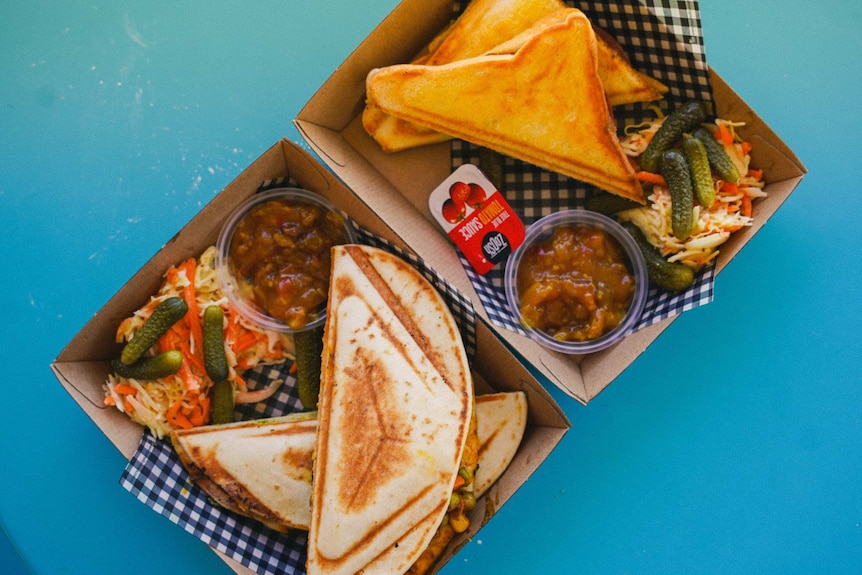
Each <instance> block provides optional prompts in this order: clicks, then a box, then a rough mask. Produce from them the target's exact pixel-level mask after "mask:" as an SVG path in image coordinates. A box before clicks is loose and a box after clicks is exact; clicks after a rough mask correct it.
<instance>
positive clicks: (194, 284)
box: [104, 246, 293, 438]
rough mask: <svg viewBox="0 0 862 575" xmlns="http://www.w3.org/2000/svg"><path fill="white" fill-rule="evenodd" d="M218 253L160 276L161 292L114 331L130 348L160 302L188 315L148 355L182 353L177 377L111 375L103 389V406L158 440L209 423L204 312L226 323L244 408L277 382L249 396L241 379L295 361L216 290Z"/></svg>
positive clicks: (231, 371)
mask: <svg viewBox="0 0 862 575" xmlns="http://www.w3.org/2000/svg"><path fill="white" fill-rule="evenodd" d="M215 259H216V249H215V247H214V246H210V247H208V248H207V249H206V250H205V251H204V252H203V253H202V254H201V255H200V257H199V258H198V259H197V260H195V258H189V259H188V260H186V261H184V262H182V263H180V264H178V265H175V266H172V267H171V268H170V269H168V271H167V272H166V273H165V276H164V278H165V279H164V283H163V284H162V286H161V288H160V289H159V291H158V292H157V293H156V294H155V295H153V296H152V297H151V298H150V300H149V301H148V302H147V303H146V304H145V305H144V306H143V307H141V308H140V309H138V310H136V311H135V312H134V313H133V314H132V315H131V316H129V317H128V318H126V319H125V320H123V322H122V323H120V325H119V327H118V328H117V335H116V341H117V343H124V342H128V341H129V340H130V339H131V338H132V337H133V336H134V334H135V333H136V332H137V331H138V330H139V329H140V328H141V326H142V325H143V324H144V322H145V321H146V320H147V318H148V317H149V316H150V314H152V312H153V310H155V308H156V307H157V306H158V305H159V303H161V302H162V301H163V300H165V299H167V298H169V297H174V296H179V297H182V298H183V299H185V301H186V303H187V304H188V305H189V311H188V312H187V313H186V315H185V316H184V317H183V318H182V319H181V320H180V321H178V322H176V323H175V324H174V325H173V326H172V327H171V328H170V329H169V330H168V332H167V333H165V334H164V335H163V336H162V337H161V338H160V339H159V341H158V343H157V344H156V345H154V346H153V348H152V349H151V350H149V352H148V355H154V354H155V353H158V352H161V351H167V350H169V349H178V350H180V351H181V352H182V353H183V362H182V365H181V367H180V369H179V371H177V373H175V374H173V375H170V376H167V377H164V378H161V379H157V380H138V379H130V378H124V377H120V376H118V375H117V374H114V373H111V374H109V375H108V378H107V381H106V382H105V385H104V390H105V400H104V402H105V405H108V406H114V407H116V408H117V409H118V410H120V411H121V412H122V413H125V414H126V415H128V416H129V417H130V418H131V419H132V420H133V421H135V422H137V423H140V424H141V425H144V426H146V427H148V428H149V429H150V430H151V431H152V432H153V434H154V435H155V436H156V437H158V438H162V437H165V436H166V435H168V434H169V433H170V432H171V431H172V430H174V429H177V428H189V427H194V426H198V425H204V424H206V423H208V422H209V417H210V389H211V387H212V385H213V382H212V381H211V380H210V379H209V378H208V377H207V375H206V369H205V367H204V364H203V353H202V343H203V342H202V335H201V323H202V319H201V318H202V316H203V311H204V310H205V309H206V308H207V306H210V305H218V306H220V307H221V308H222V309H223V310H224V315H225V328H224V336H225V353H226V355H227V362H228V381H231V382H232V383H233V385H234V389H235V390H236V391H237V395H238V396H240V397H239V398H238V399H237V402H238V403H240V402H242V401H241V400H240V398H241V394H243V393H245V394H246V397H245V399H246V400H247V401H260V400H262V399H266V398H267V397H268V396H269V395H271V394H272V393H273V392H274V391H275V389H276V388H277V386H278V384H280V382H273V383H272V384H271V385H270V386H269V387H268V388H266V389H265V390H259V391H254V392H248V390H247V387H246V383H245V380H244V379H243V377H242V374H243V373H244V372H245V371H246V370H248V369H251V368H253V367H255V366H257V365H261V364H265V363H280V362H282V361H284V360H285V359H289V358H292V357H293V341H292V339H291V338H290V337H289V336H287V335H285V334H280V333H276V332H271V331H266V330H263V329H260V328H258V327H256V326H254V325H252V324H250V323H249V322H247V321H246V320H244V318H243V317H242V316H241V315H240V314H239V313H238V312H237V311H236V310H234V309H233V308H232V307H231V305H230V302H229V301H228V299H227V297H226V296H225V295H224V294H223V293H222V292H221V290H220V289H219V284H218V279H217V273H216V269H215Z"/></svg>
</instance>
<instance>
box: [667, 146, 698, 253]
mask: <svg viewBox="0 0 862 575" xmlns="http://www.w3.org/2000/svg"><path fill="white" fill-rule="evenodd" d="M661 175H662V176H663V177H664V179H665V181H666V182H667V187H668V191H669V192H670V198H671V228H672V229H673V235H674V236H675V237H676V238H677V239H680V240H684V239H685V238H687V237H688V236H690V235H691V227H692V221H691V220H692V211H693V210H694V191H693V190H692V185H691V171H690V170H689V169H688V162H686V160H685V156H683V155H682V153H681V152H680V151H679V150H676V149H671V150H665V151H664V152H662V155H661Z"/></svg>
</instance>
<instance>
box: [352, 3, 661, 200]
mask: <svg viewBox="0 0 862 575" xmlns="http://www.w3.org/2000/svg"><path fill="white" fill-rule="evenodd" d="M596 44H597V40H596V35H595V33H594V32H593V29H592V26H591V24H590V22H589V20H588V19H587V18H586V16H584V14H583V13H581V12H580V11H574V12H572V13H570V14H569V15H568V16H567V17H566V19H565V20H564V21H562V22H560V23H558V24H554V25H551V26H548V27H547V28H545V29H544V30H542V31H541V32H540V33H538V34H535V35H532V36H531V37H530V38H529V39H528V40H527V41H526V42H525V43H524V44H523V45H522V46H521V47H520V48H518V50H517V51H516V52H514V53H513V54H500V55H483V56H478V57H475V58H468V59H466V60H459V61H457V62H453V63H450V64H445V65H441V66H424V65H415V64H402V65H395V66H388V67H385V68H379V69H376V70H372V71H371V72H370V73H369V74H368V77H367V81H366V90H367V94H368V98H369V99H370V100H371V101H373V102H374V103H375V105H376V106H378V107H379V108H380V109H381V110H383V111H384V112H386V113H388V114H392V115H394V116H398V117H400V118H402V119H404V120H407V121H410V122H414V123H416V124H420V125H423V126H426V127H428V128H431V129H433V130H436V131H439V132H444V133H447V134H450V135H451V136H453V137H457V138H461V139H464V140H467V141H470V142H472V143H474V144H476V145H479V146H485V147H487V148H490V149H493V150H496V151H498V152H500V153H502V154H505V155H508V156H511V157H513V158H518V159H520V160H523V161H526V162H529V163H532V164H534V165H536V166H539V167H542V168H545V169H548V170H551V171H555V172H558V173H560V174H563V175H565V176H569V177H572V178H575V179H578V180H581V181H584V182H587V183H589V184H593V185H595V186H597V187H599V188H602V189H604V190H607V191H608V192H611V193H614V194H617V195H619V196H622V197H625V198H629V199H632V200H634V201H637V202H639V203H641V204H643V203H645V200H644V195H643V189H642V188H641V185H640V183H639V182H638V180H637V177H636V175H635V171H634V168H633V167H632V164H631V162H630V161H629V159H628V158H627V157H626V155H625V153H624V152H623V150H622V148H621V146H620V143H619V140H618V139H617V136H616V125H615V123H614V121H613V117H612V116H611V113H610V109H609V106H608V103H607V99H606V97H605V92H604V88H603V87H602V83H601V80H600V78H599V76H598V68H597V47H596Z"/></svg>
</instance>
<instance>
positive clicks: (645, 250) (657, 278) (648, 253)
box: [622, 222, 694, 291]
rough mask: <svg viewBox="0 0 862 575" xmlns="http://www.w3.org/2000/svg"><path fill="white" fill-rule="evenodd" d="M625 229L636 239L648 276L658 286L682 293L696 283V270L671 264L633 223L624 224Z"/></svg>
mask: <svg viewBox="0 0 862 575" xmlns="http://www.w3.org/2000/svg"><path fill="white" fill-rule="evenodd" d="M622 225H623V227H624V228H625V229H626V230H627V231H628V232H629V234H631V236H632V237H633V238H634V240H635V243H636V244H637V245H638V247H639V248H640V250H641V253H642V254H643V255H644V261H645V262H646V269H647V276H648V277H649V279H650V281H652V282H653V283H654V284H656V285H657V286H660V287H663V288H665V289H668V290H671V291H682V290H685V289H687V288H688V287H689V286H690V285H691V284H692V283H693V282H694V270H692V269H691V268H690V267H688V266H686V265H684V264H677V263H671V262H669V261H667V260H666V259H665V258H664V257H662V255H661V252H659V251H658V248H656V247H655V246H654V245H652V244H651V243H649V241H648V240H647V239H646V236H644V234H643V232H642V231H641V230H640V228H639V227H637V226H636V225H635V224H633V223H631V222H622Z"/></svg>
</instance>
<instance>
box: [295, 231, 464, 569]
mask: <svg viewBox="0 0 862 575" xmlns="http://www.w3.org/2000/svg"><path fill="white" fill-rule="evenodd" d="M472 410H473V396H472V379H471V377H470V372H469V366H468V363H467V357H466V352H465V351H464V347H463V343H462V341H461V337H460V333H459V331H458V327H457V324H456V323H455V321H454V318H453V317H452V314H451V312H450V311H449V310H448V308H447V307H446V305H445V302H444V301H443V299H442V298H441V296H440V295H439V294H438V293H437V291H436V290H435V289H434V287H433V286H432V285H431V284H430V283H428V281H427V280H425V279H424V278H423V277H422V276H421V275H420V274H419V272H418V271H417V270H416V269H415V268H413V267H412V266H411V265H410V264H408V263H407V262H405V261H404V260H402V259H401V258H398V257H396V256H394V255H392V254H390V253H388V252H386V251H383V250H380V249H377V248H372V247H369V246H359V245H348V246H337V247H335V248H333V252H332V276H331V280H330V292H329V299H328V303H327V317H326V326H325V329H324V353H323V362H322V366H321V381H320V401H319V405H318V411H319V420H318V421H319V426H318V435H317V443H316V455H315V462H314V474H313V477H314V479H313V486H312V511H311V522H310V525H309V539H308V560H307V563H306V570H307V572H308V573H309V575H315V574H320V573H327V574H334V573H350V574H353V573H357V572H360V571H362V570H366V571H367V572H369V573H371V572H381V573H403V572H405V571H406V570H407V569H408V568H410V566H411V565H412V564H413V563H414V562H415V561H416V559H417V558H418V557H419V556H420V555H421V553H422V551H423V550H424V549H425V548H426V547H427V546H428V543H429V542H430V540H431V539H432V537H433V536H434V534H435V532H436V530H437V528H438V526H439V525H440V523H441V521H442V519H443V517H444V515H445V514H446V511H447V509H448V504H449V500H450V496H451V494H452V490H453V486H454V483H455V479H456V478H457V475H458V470H459V467H460V462H461V457H462V452H463V450H464V446H465V444H466V441H467V435H468V427H469V422H470V418H471V417H472Z"/></svg>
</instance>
